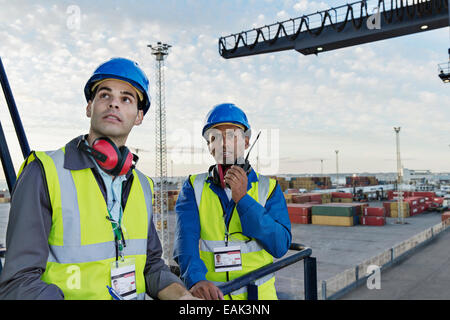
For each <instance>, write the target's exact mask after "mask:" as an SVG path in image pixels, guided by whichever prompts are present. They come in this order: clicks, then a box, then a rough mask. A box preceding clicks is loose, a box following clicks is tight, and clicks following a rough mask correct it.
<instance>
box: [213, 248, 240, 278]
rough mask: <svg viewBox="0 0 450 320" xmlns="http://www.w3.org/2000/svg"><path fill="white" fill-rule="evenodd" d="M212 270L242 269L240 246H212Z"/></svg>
mask: <svg viewBox="0 0 450 320" xmlns="http://www.w3.org/2000/svg"><path fill="white" fill-rule="evenodd" d="M214 270H215V272H226V271H237V270H242V258H241V247H240V246H230V247H219V248H214Z"/></svg>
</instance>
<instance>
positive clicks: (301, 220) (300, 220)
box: [289, 216, 311, 224]
mask: <svg viewBox="0 0 450 320" xmlns="http://www.w3.org/2000/svg"><path fill="white" fill-rule="evenodd" d="M289 218H290V220H291V223H296V224H311V216H289Z"/></svg>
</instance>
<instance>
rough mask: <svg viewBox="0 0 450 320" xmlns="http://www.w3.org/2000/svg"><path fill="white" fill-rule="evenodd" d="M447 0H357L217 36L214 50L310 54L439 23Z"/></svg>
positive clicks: (447, 11)
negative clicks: (217, 39)
mask: <svg viewBox="0 0 450 320" xmlns="http://www.w3.org/2000/svg"><path fill="white" fill-rule="evenodd" d="M369 2H370V3H372V5H370V4H369ZM449 2H450V0H378V1H367V0H361V1H357V2H353V3H349V4H346V5H342V6H339V7H335V8H330V9H328V10H324V11H318V12H316V13H312V14H308V15H303V16H301V17H298V18H295V19H289V20H286V21H283V22H277V23H274V24H271V25H266V26H263V27H259V28H254V29H251V30H247V31H242V32H240V33H236V34H231V35H229V36H225V37H220V38H219V53H220V55H221V56H222V57H223V58H225V59H229V58H237V57H244V56H250V55H256V54H263V53H271V52H278V51H283V50H291V49H295V50H297V51H298V52H300V53H302V54H304V55H310V54H318V53H321V52H325V51H331V50H335V49H340V48H345V47H350V46H355V45H360V44H364V43H369V42H374V41H379V40H384V39H389V38H394V37H399V36H404V35H409V34H413V33H418V32H424V31H429V30H433V29H438V28H444V27H447V26H449V25H450V23H449V16H450V8H449V7H450V6H449Z"/></svg>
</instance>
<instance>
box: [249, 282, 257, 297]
mask: <svg viewBox="0 0 450 320" xmlns="http://www.w3.org/2000/svg"><path fill="white" fill-rule="evenodd" d="M247 300H258V286H257V285H256V284H255V283H254V282H252V283H250V284H249V285H248V286H247Z"/></svg>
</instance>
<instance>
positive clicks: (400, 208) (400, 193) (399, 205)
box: [394, 127, 405, 224]
mask: <svg viewBox="0 0 450 320" xmlns="http://www.w3.org/2000/svg"><path fill="white" fill-rule="evenodd" d="M394 131H395V140H396V147H397V211H398V215H397V223H399V224H403V223H405V220H404V210H403V190H402V183H403V179H402V176H403V174H402V161H401V158H400V127H394Z"/></svg>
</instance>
